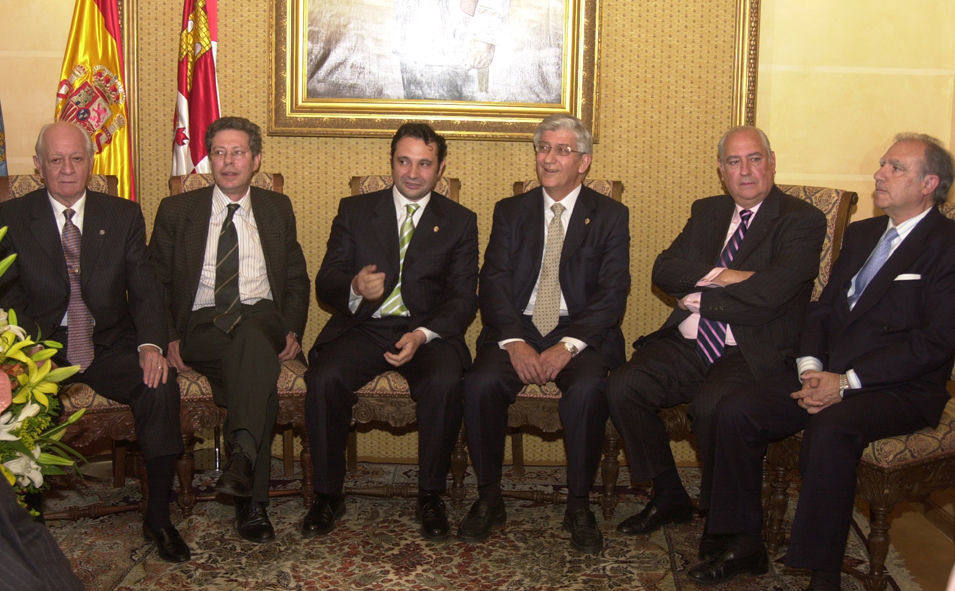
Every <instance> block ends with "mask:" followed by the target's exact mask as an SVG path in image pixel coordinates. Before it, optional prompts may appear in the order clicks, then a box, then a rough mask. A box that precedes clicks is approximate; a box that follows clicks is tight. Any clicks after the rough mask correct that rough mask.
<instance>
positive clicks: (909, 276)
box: [895, 273, 922, 281]
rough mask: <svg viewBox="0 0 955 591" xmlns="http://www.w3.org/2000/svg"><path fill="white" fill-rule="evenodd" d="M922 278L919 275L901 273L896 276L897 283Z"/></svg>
mask: <svg viewBox="0 0 955 591" xmlns="http://www.w3.org/2000/svg"><path fill="white" fill-rule="evenodd" d="M921 278H922V276H921V275H920V274H919V273H901V274H899V275H896V276H895V281H914V280H915V279H921Z"/></svg>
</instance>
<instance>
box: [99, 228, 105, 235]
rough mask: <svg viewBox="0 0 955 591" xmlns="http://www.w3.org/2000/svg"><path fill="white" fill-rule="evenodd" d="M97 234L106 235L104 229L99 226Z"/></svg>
mask: <svg viewBox="0 0 955 591" xmlns="http://www.w3.org/2000/svg"><path fill="white" fill-rule="evenodd" d="M99 235H100V236H106V230H103V229H102V228H100V231H99Z"/></svg>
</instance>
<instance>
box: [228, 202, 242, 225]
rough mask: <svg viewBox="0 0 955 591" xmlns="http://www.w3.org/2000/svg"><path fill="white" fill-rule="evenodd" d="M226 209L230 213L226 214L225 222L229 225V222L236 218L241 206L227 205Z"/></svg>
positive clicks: (236, 204) (235, 204)
mask: <svg viewBox="0 0 955 591" xmlns="http://www.w3.org/2000/svg"><path fill="white" fill-rule="evenodd" d="M226 208H227V209H228V210H229V211H228V212H226V214H225V221H226V223H229V221H230V220H231V219H232V218H233V216H235V212H236V211H238V209H239V204H238V203H230V204H229V205H226Z"/></svg>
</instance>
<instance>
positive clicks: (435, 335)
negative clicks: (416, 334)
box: [415, 326, 441, 345]
mask: <svg viewBox="0 0 955 591" xmlns="http://www.w3.org/2000/svg"><path fill="white" fill-rule="evenodd" d="M415 330H420V331H421V332H423V333H424V337H425V339H426V340H425V342H424V344H426V345H427V344H428V343H430V342H431V341H433V340H434V339H440V338H441V335H439V334H438V333H436V332H434V331H433V330H429V329H427V328H425V327H423V326H419V327H418V328H416V329H415Z"/></svg>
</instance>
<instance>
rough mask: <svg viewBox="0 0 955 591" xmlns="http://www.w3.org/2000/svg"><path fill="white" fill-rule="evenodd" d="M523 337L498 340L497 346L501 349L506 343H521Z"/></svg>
mask: <svg viewBox="0 0 955 591" xmlns="http://www.w3.org/2000/svg"><path fill="white" fill-rule="evenodd" d="M523 342H524V339H504V340H503V341H498V342H497V346H498V347H500V348H501V349H504V348H505V347H506V346H507V345H510V344H511V343H523Z"/></svg>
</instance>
